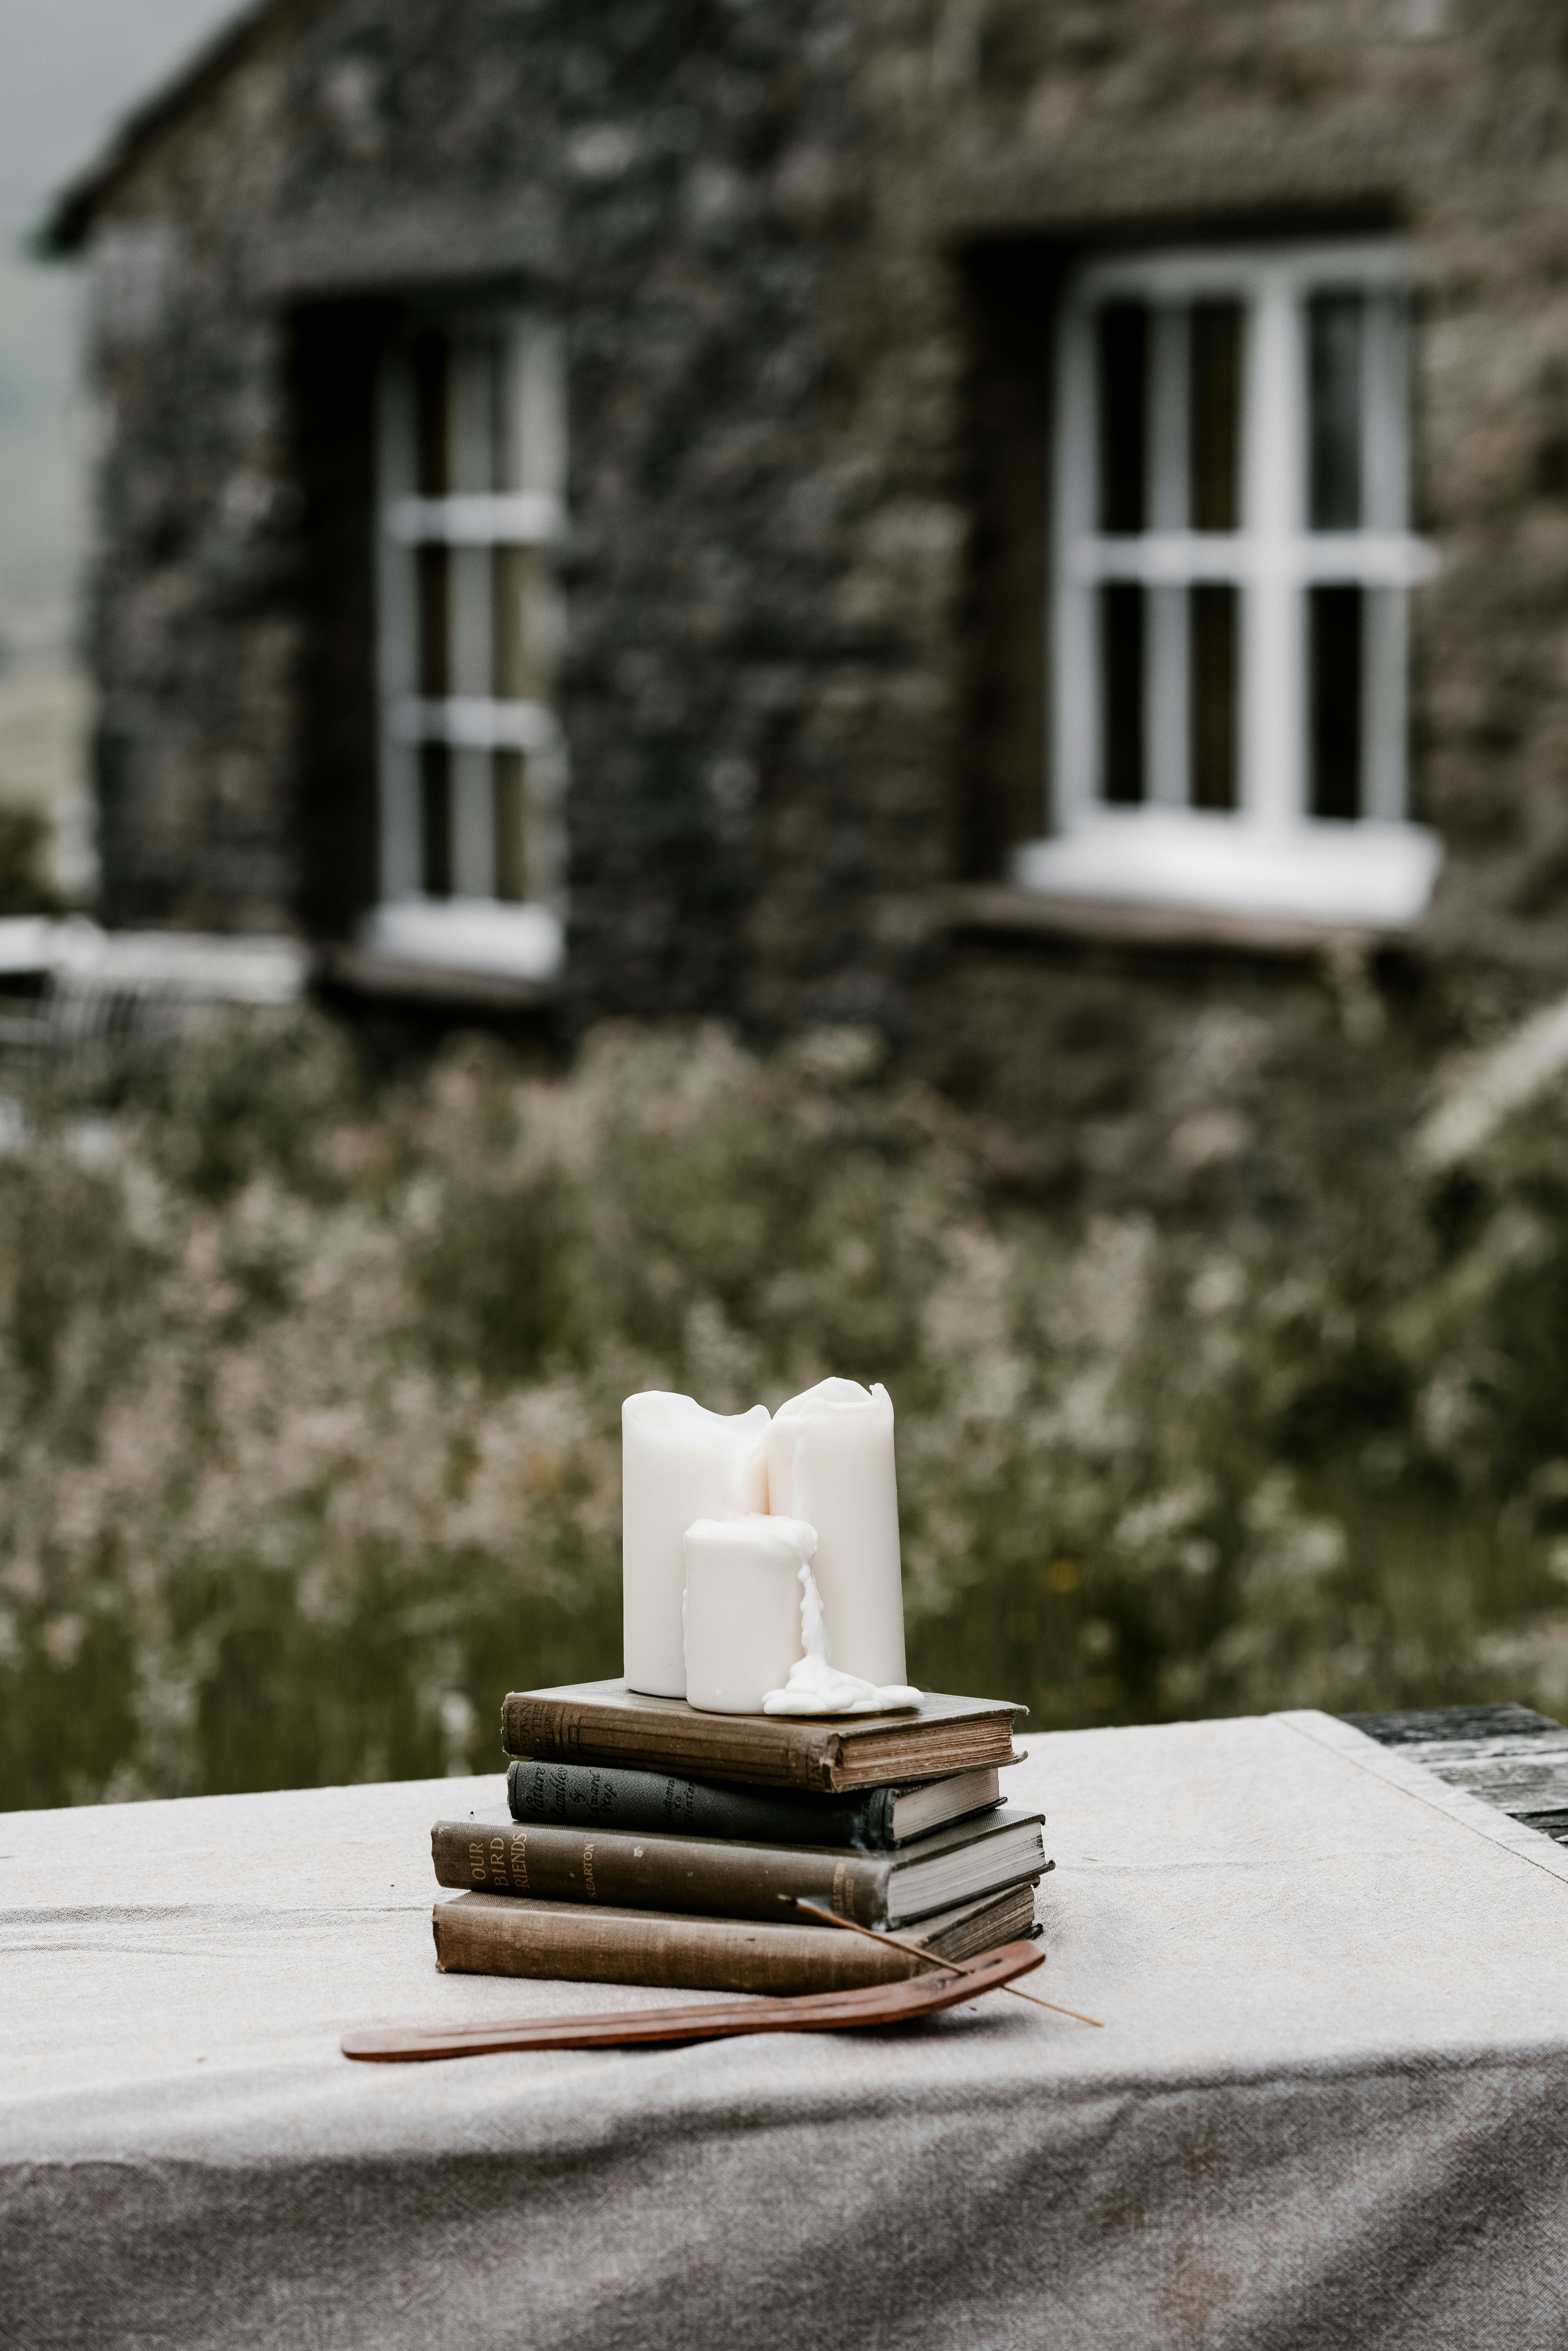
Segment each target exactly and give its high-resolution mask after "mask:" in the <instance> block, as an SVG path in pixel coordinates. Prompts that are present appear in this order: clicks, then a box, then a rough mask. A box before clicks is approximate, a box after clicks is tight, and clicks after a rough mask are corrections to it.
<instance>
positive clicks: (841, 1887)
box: [430, 1821, 894, 1931]
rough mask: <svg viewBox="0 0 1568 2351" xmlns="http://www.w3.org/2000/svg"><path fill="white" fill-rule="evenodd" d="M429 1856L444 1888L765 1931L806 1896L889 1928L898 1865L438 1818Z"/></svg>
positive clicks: (868, 1858)
mask: <svg viewBox="0 0 1568 2351" xmlns="http://www.w3.org/2000/svg"><path fill="white" fill-rule="evenodd" d="M430 1850H431V1858H432V1860H433V1861H434V1865H435V1876H436V1881H437V1883H438V1884H439V1885H442V1886H464V1887H468V1888H475V1889H478V1890H480V1891H483V1892H486V1893H492V1894H528V1895H532V1896H536V1897H538V1899H540V1900H543V1901H547V1902H582V1903H604V1904H606V1905H609V1906H610V1907H618V1908H625V1909H629V1910H691V1911H695V1912H699V1913H705V1914H706V1915H708V1916H711V1917H721V1918H756V1919H759V1920H763V1921H766V1922H768V1923H770V1924H777V1923H779V1921H780V1920H786V1921H787V1920H788V1918H789V1908H790V1905H791V1904H792V1903H793V1901H794V1899H795V1897H796V1896H797V1895H810V1896H811V1897H812V1898H813V1899H814V1900H816V1901H819V1902H828V1903H831V1906H832V1907H833V1909H834V1910H835V1911H836V1913H837V1914H838V1916H839V1917H841V1918H849V1919H852V1920H854V1921H855V1923H856V1924H857V1925H859V1926H862V1927H885V1926H886V1924H887V1886H888V1879H889V1877H890V1876H891V1874H892V1870H893V1866H894V1864H893V1860H892V1858H891V1857H884V1856H883V1855H877V1854H858V1853H839V1852H834V1851H832V1850H831V1849H827V1850H820V1851H812V1850H810V1848H804V1849H802V1848H800V1847H792V1846H789V1845H755V1844H727V1843H724V1842H721V1841H716V1840H714V1839H711V1838H701V1837H666V1836H654V1835H651V1834H648V1835H641V1836H640V1835H637V1834H633V1833H630V1832H628V1831H625V1830H619V1829H610V1830H605V1829H595V1830H591V1831H590V1832H588V1833H587V1834H584V1833H583V1831H581V1830H580V1829H569V1828H555V1827H553V1826H549V1825H542V1826H541V1825H539V1824H538V1823H518V1824H517V1825H516V1826H511V1827H496V1826H493V1825H491V1824H490V1823H486V1822H475V1821H438V1822H437V1823H436V1824H435V1826H434V1829H432V1831H431V1833H430ZM830 1931H831V1929H830Z"/></svg>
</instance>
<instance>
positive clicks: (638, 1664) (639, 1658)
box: [621, 1388, 768, 1698]
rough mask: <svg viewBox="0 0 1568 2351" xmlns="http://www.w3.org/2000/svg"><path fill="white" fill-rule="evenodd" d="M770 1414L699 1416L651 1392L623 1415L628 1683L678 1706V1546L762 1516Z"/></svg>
mask: <svg viewBox="0 0 1568 2351" xmlns="http://www.w3.org/2000/svg"><path fill="white" fill-rule="evenodd" d="M767 1438H768V1407H767V1405H760V1404H758V1405H752V1407H751V1410H750V1411H749V1412H737V1413H721V1412H705V1411H704V1409H703V1407H702V1405H700V1404H697V1403H695V1401H694V1400H693V1398H692V1397H690V1396H685V1395H666V1394H665V1393H664V1391H663V1390H662V1389H660V1388H648V1389H645V1390H644V1391H643V1394H642V1395H633V1396H628V1397H627V1399H626V1401H625V1403H624V1404H623V1405H622V1407H621V1593H622V1623H623V1626H624V1633H625V1652H624V1655H625V1665H624V1671H625V1676H626V1679H627V1681H628V1682H629V1683H630V1684H631V1686H632V1688H633V1689H634V1690H645V1691H647V1692H648V1693H649V1694H650V1695H651V1696H652V1697H653V1698H685V1694H686V1667H685V1654H684V1647H683V1641H682V1634H681V1594H682V1593H683V1592H684V1591H685V1581H686V1558H685V1543H684V1538H685V1531H686V1529H687V1528H688V1527H689V1526H690V1525H691V1523H692V1521H693V1520H694V1519H722V1518H740V1517H743V1516H744V1515H745V1514H746V1513H747V1511H753V1510H755V1511H763V1510H767V1508H768V1450H767Z"/></svg>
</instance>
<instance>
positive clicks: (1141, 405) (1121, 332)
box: [1098, 302, 1149, 533]
mask: <svg viewBox="0 0 1568 2351" xmlns="http://www.w3.org/2000/svg"><path fill="white" fill-rule="evenodd" d="M1098 328H1099V358H1100V528H1101V529H1102V530H1103V531H1112V532H1116V533H1125V532H1130V531H1140V530H1143V529H1144V528H1145V527H1146V526H1145V513H1146V509H1147V504H1148V492H1147V482H1146V475H1147V455H1146V452H1147V444H1148V432H1147V407H1148V360H1149V312H1148V305H1147V304H1146V303H1144V302H1108V303H1107V304H1106V306H1105V308H1103V310H1102V311H1101V313H1100V317H1099V320H1098Z"/></svg>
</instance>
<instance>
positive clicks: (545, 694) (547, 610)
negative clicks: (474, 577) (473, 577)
mask: <svg viewBox="0 0 1568 2351" xmlns="http://www.w3.org/2000/svg"><path fill="white" fill-rule="evenodd" d="M494 564H495V569H494V573H493V579H494V586H495V629H494V636H493V642H494V644H495V649H496V685H495V691H496V693H497V695H498V697H499V698H500V700H501V701H503V702H548V701H549V698H550V687H551V683H552V681H551V674H550V672H551V667H552V662H551V655H552V653H553V638H554V622H555V596H554V589H553V584H552V565H551V562H550V559H549V555H548V554H547V553H546V552H545V550H544V549H542V548H538V547H498V548H497V549H496V550H495V557H494Z"/></svg>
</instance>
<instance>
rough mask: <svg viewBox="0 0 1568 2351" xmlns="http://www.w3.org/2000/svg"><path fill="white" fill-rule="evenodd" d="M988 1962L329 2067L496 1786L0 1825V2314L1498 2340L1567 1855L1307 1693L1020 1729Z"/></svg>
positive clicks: (167, 2333)
mask: <svg viewBox="0 0 1568 2351" xmlns="http://www.w3.org/2000/svg"><path fill="white" fill-rule="evenodd" d="M1009 1792H1010V1793H1011V1794H1012V1795H1013V1796H1014V1797H1015V1799H1018V1800H1023V1801H1034V1802H1039V1803H1040V1806H1041V1807H1042V1808H1043V1809H1044V1810H1045V1811H1046V1812H1047V1813H1048V1814H1049V1818H1050V1827H1049V1830H1048V1850H1051V1851H1052V1852H1053V1853H1054V1854H1055V1856H1056V1859H1057V1865H1058V1866H1057V1868H1056V1871H1055V1873H1054V1874H1053V1875H1052V1876H1049V1877H1047V1878H1046V1879H1045V1880H1044V1882H1043V1884H1042V1886H1041V1888H1040V1918H1041V1920H1042V1921H1043V1924H1044V1928H1045V1936H1046V1941H1047V1945H1048V1948H1049V1951H1050V1958H1049V1960H1048V1962H1047V1965H1046V1967H1045V1969H1044V1970H1042V1972H1041V1973H1040V1975H1037V1976H1036V1977H1034V1978H1033V1979H1031V1981H1032V1982H1033V1983H1034V1984H1036V1985H1038V1986H1039V1987H1040V1989H1041V1990H1042V1991H1044V1992H1045V1993H1046V1994H1047V1996H1048V1997H1050V1998H1052V1999H1055V2000H1059V2001H1064V2002H1066V2003H1067V2004H1068V2005H1070V2006H1071V2007H1074V2008H1083V2009H1087V2010H1089V2011H1091V2012H1092V2013H1093V2014H1094V2015H1097V2016H1100V2017H1103V2019H1104V2020H1105V2029H1104V2030H1103V2032H1093V2031H1090V2030H1089V2029H1087V2028H1086V2027H1084V2026H1082V2025H1078V2024H1073V2023H1070V2022H1066V2021H1065V2020H1061V2019H1055V2018H1051V2017H1049V2016H1046V2015H1043V2014H1041V2013H1040V2011H1036V2010H1032V2009H1029V2008H1026V2007H1024V2006H1023V2005H1022V2004H1021V2003H1019V2002H1017V2001H1009V2000H1007V1999H1005V1998H995V1997H993V1998H992V1999H991V2000H990V2001H988V2002H984V2003H981V2004H978V2005H977V2006H976V2007H975V2008H973V2009H967V2010H960V2011H954V2012H953V2013H952V2014H951V2015H949V2016H947V2017H946V2018H937V2019H933V2020H931V2021H930V2022H927V2023H925V2024H923V2025H919V2026H915V2027H912V2028H907V2029H906V2030H905V2031H904V2032H903V2033H901V2034H883V2035H873V2034H863V2035H858V2036H852V2037H851V2036H845V2037H837V2038H835V2037H831V2036H826V2035H822V2036H801V2037H800V2039H789V2038H784V2039H768V2040H758V2041H754V2042H738V2043H729V2044H703V2045H699V2046H695V2047H692V2048H687V2049H653V2050H645V2051H638V2052H598V2051H592V2052H590V2051H583V2052H577V2053H551V2054H549V2055H511V2056H496V2057H487V2058H478V2059H467V2060H463V2061H461V2062H458V2063H454V2064H440V2065H429V2066H411V2067H401V2066H386V2067H381V2066H356V2065H350V2064H347V2063H345V2062H344V2061H343V2060H342V2058H341V2057H340V2055H339V2053H338V2047H337V2043H338V2035H339V2034H340V2032H342V2031H344V2030H345V2029H346V2028H349V2027H350V2026H354V2025H363V2024H373V2023H392V2022H410V2023H417V2022H477V2021H480V2020H483V2019H488V2018H497V2017H501V2016H504V2015H523V2014H528V2013H541V2012H544V2011H547V2010H560V2009H562V2008H566V2007H572V2008H579V2007H580V2008H584V2009H592V2008H602V2007H609V2006H625V2005H628V2004H631V2003H633V2002H636V2001H647V2002H648V2003H649V2004H650V2005H655V2004H658V2003H659V2002H660V2001H663V2000H664V1999H665V1998H667V1997H668V1996H667V1995H664V1994H660V1993H655V1992H627V1991H621V1990H607V1989H603V1988H595V1987H586V1986H561V1985H550V1984H542V1985H534V1984H527V1983H517V1982H508V1981H497V1980H483V1979H477V1978H472V1977H444V1976H441V1975H439V1974H437V1973H436V1971H435V1970H434V1962H433V1958H432V1948H431V1938H430V1928H429V1908H430V1903H431V1899H432V1892H433V1888H432V1883H431V1879H430V1874H429V1864H428V1859H427V1854H428V1845H427V1832H428V1829H429V1825H430V1823H431V1822H432V1821H433V1820H434V1818H435V1817H437V1816H438V1815H439V1814H443V1813H445V1814H457V1815H463V1814H465V1813H470V1812H472V1813H474V1814H475V1816H476V1817H477V1818H498V1817H502V1816H503V1815H504V1783H503V1782H502V1780H501V1778H500V1775H499V1774H498V1773H497V1774H494V1775H489V1776H486V1777H485V1778H481V1779H474V1780H461V1781H458V1780H453V1781H432V1782H415V1783H405V1784H402V1785H392V1786H382V1787H354V1788H341V1789H325V1790H317V1791H309V1792H296V1793H288V1794H278V1795H265V1796H230V1797H209V1798H200V1799H195V1800H192V1801H187V1802H170V1803H149V1804H141V1805H128V1806H123V1807H109V1806H105V1807H99V1808H95V1809H87V1810H82V1811H78V1812H54V1813H11V1814H8V1815H4V1816H0V1953H3V1976H0V1981H3V1984H4V1993H3V1998H0V2340H3V2341H4V2342H5V2344H6V2345H7V2346H11V2345H17V2346H25V2351H46V2346H71V2351H96V2346H109V2345H113V2346H117V2351H119V2346H136V2351H153V2346H163V2345H174V2344H178V2345H181V2346H191V2345H212V2346H252V2345H256V2346H259V2345H268V2346H272V2345H287V2346H335V2351H336V2347H337V2346H342V2351H357V2347H358V2346H366V2351H369V2346H375V2351H398V2346H405V2345H407V2346H419V2351H447V2346H451V2347H452V2351H456V2346H465V2351H472V2346H512V2345H516V2346H528V2351H589V2346H593V2351H622V2346H624V2351H645V2346H663V2345H666V2344H667V2345H670V2346H678V2351H707V2346H742V2345H745V2346H747V2347H748V2351H758V2346H768V2345H773V2344H778V2345H788V2346H797V2345H799V2346H805V2345H810V2346H859V2345H866V2346H877V2351H903V2346H922V2351H941V2346H949V2345H950V2346H966V2351H967V2346H975V2351H988V2347H989V2346H998V2351H1001V2347H1002V2346H1005V2351H1013V2347H1014V2346H1017V2351H1040V2347H1041V2346H1051V2351H1080V2346H1082V2351H1121V2346H1128V2351H1131V2346H1139V2351H1142V2346H1151V2345H1158V2346H1164V2345H1167V2344H1168V2345H1173V2346H1177V2345H1179V2346H1188V2345H1195V2346H1223V2347H1224V2351H1233V2347H1234V2346H1258V2351H1264V2346H1267V2351H1297V2346H1302V2351H1304V2346H1323V2347H1324V2351H1328V2346H1333V2351H1343V2346H1347V2345H1355V2344H1375V2345H1376V2346H1379V2351H1394V2346H1411V2351H1416V2346H1419V2351H1435V2346H1447V2345H1454V2346H1461V2345H1462V2346H1467V2351H1490V2346H1499V2351H1501V2346H1508V2351H1530V2347H1531V2346H1536V2345H1542V2346H1544V2345H1548V2344H1551V2345H1557V2344H1560V2343H1562V2342H1563V2339H1564V2336H1565V2335H1568V2263H1565V2261H1564V2256H1563V2251H1562V2249H1561V2243H1560V2240H1561V2237H1562V2228H1563V2219H1564V2215H1565V2213H1568V1934H1565V1929H1568V1883H1565V1881H1568V1850H1565V1849H1564V1848H1563V1846H1561V1845H1559V1844H1555V1843H1553V1842H1552V1840H1551V1839H1550V1838H1549V1837H1547V1836H1546V1835H1543V1834H1540V1833H1539V1832H1538V1831H1537V1830H1534V1829H1532V1828H1530V1827H1528V1826H1525V1825H1522V1824H1521V1823H1519V1822H1517V1821H1515V1820H1514V1819H1512V1818H1511V1817H1510V1816H1509V1815H1508V1814H1507V1813H1506V1812H1501V1811H1499V1810H1497V1809H1496V1808H1495V1807H1494V1806H1492V1805H1490V1804H1488V1803H1485V1802H1481V1801H1480V1800H1479V1799H1478V1797H1477V1796H1476V1795H1475V1794H1473V1793H1471V1792H1468V1791H1467V1790H1466V1789H1465V1788H1464V1787H1462V1786H1450V1785H1447V1784H1445V1783H1444V1782H1442V1781H1441V1780H1440V1779H1438V1778H1437V1777H1436V1776H1435V1775H1434V1774H1433V1773H1432V1772H1430V1771H1427V1769H1426V1768H1425V1767H1424V1766H1423V1765H1422V1764H1420V1763H1418V1762H1414V1761H1411V1760H1410V1759H1409V1757H1408V1755H1406V1754H1404V1753H1402V1752H1401V1751H1400V1750H1399V1748H1398V1747H1397V1746H1395V1747H1387V1746H1384V1745H1380V1744H1378V1743H1377V1742H1376V1741H1375V1740H1373V1739H1372V1738H1369V1737H1367V1736H1366V1735H1364V1733H1363V1732H1361V1731H1359V1730H1356V1729H1353V1728H1350V1727H1348V1726H1346V1725H1344V1724H1342V1723H1339V1722H1335V1721H1333V1719H1330V1718H1328V1717H1326V1716H1323V1715H1319V1714H1311V1713H1300V1714H1288V1715H1277V1716H1270V1717H1262V1718H1252V1719H1243V1720H1238V1721H1228V1722H1208V1723H1184V1724H1177V1725H1175V1726H1166V1727H1163V1728H1154V1729H1123V1730H1099V1731H1080V1732H1072V1733H1065V1734H1061V1735H1059V1736H1054V1737H1047V1738H1040V1739H1034V1740H1030V1742H1029V1756H1028V1761H1027V1762H1026V1763H1025V1764H1024V1765H1022V1766H1021V1767H1020V1768H1019V1771H1017V1772H1016V1773H1015V1774H1013V1775H1011V1786H1010V1790H1009Z"/></svg>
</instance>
